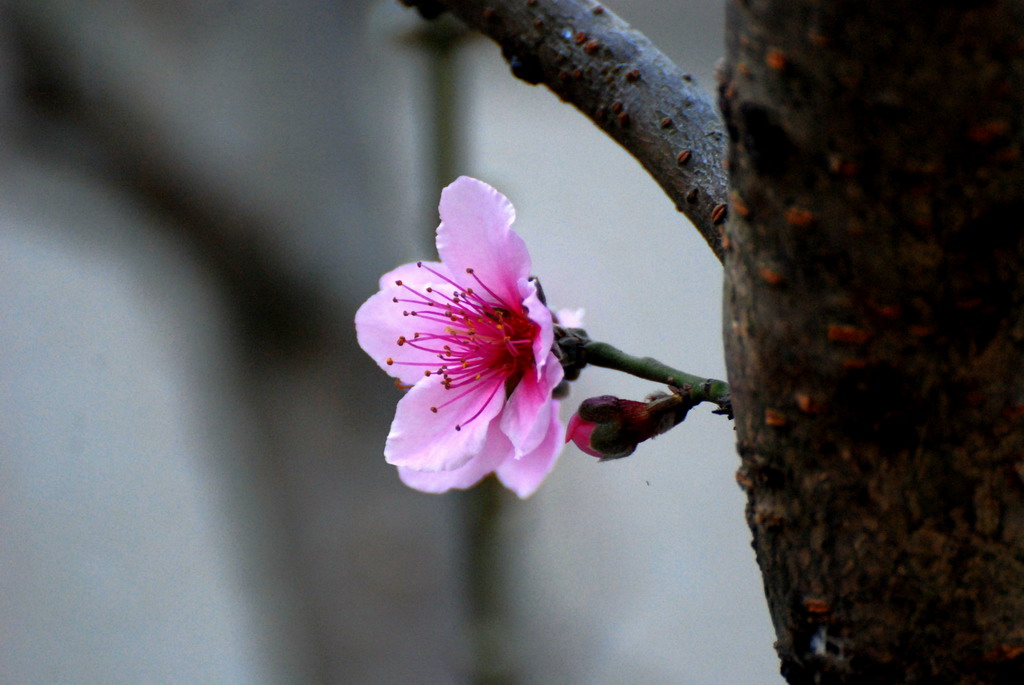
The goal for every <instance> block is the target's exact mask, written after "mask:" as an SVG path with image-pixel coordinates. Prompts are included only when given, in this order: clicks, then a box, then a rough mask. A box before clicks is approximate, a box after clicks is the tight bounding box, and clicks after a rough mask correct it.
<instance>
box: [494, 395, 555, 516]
mask: <svg viewBox="0 0 1024 685" xmlns="http://www.w3.org/2000/svg"><path fill="white" fill-rule="evenodd" d="M558 404H559V403H558V402H552V403H551V409H550V415H549V416H547V417H545V418H547V433H546V434H545V435H544V438H543V440H541V442H540V444H538V445H537V447H536V448H534V450H533V451H532V452H530V453H528V454H524V455H523V456H522V458H519V459H506V460H505V461H503V462H502V463H501V464H500V465H499V466H498V469H497V471H496V473H497V475H498V479H499V480H500V481H501V482H502V484H504V486H505V487H506V488H508V489H509V490H511V491H512V492H514V493H516V494H517V495H519V497H521V498H524V499H525V498H526V497H529V496H530V495H532V494H533V493H534V492H536V491H537V488H539V487H540V484H541V483H542V482H543V481H544V479H545V478H546V477H547V475H548V474H549V473H551V469H553V468H554V467H555V462H556V461H557V460H558V453H559V452H561V450H562V423H561V421H559V420H558Z"/></svg>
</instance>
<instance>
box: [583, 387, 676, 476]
mask: <svg viewBox="0 0 1024 685" xmlns="http://www.w3.org/2000/svg"><path fill="white" fill-rule="evenodd" d="M691 406H692V403H690V402H688V401H687V400H686V398H684V397H683V396H682V395H679V394H675V393H673V394H671V395H667V394H658V395H653V396H651V397H649V398H648V401H647V402H637V401H635V400H624V399H620V398H618V397H615V396H613V395H601V396H600V397H591V398H589V399H586V400H584V401H583V402H582V403H581V404H580V408H579V410H578V411H577V413H576V414H574V415H573V417H572V418H571V419H569V425H568V427H567V429H566V433H565V441H566V442H569V441H570V440H571V441H572V442H573V443H575V444H576V446H577V447H579V448H580V449H581V450H583V451H584V452H586V453H587V454H589V455H591V456H595V457H598V458H599V459H601V460H605V459H621V458H622V457H628V456H629V455H631V454H632V453H633V452H634V451H635V450H636V446H637V445H638V444H640V443H641V442H643V441H644V440H648V439H650V438H653V437H654V436H655V435H660V434H661V433H664V432H665V431H667V430H669V429H670V428H672V427H673V426H675V425H677V424H678V423H680V422H681V421H682V420H683V419H684V418H685V417H686V413H687V412H688V411H689V410H690V407H691Z"/></svg>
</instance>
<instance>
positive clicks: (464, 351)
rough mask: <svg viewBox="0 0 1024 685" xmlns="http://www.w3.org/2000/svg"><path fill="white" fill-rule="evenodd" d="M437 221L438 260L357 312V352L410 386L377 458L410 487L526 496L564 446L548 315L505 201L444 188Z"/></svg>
mask: <svg viewBox="0 0 1024 685" xmlns="http://www.w3.org/2000/svg"><path fill="white" fill-rule="evenodd" d="M440 214H441V225H440V226H439V227H438V229H437V250H438V253H439V254H440V256H441V262H440V263H438V262H417V263H415V264H406V265H404V266H400V267H398V268H397V269H395V270H393V271H391V272H389V273H387V274H385V275H384V276H382V277H381V279H380V292H378V293H377V294H375V295H373V296H372V297H371V298H370V299H369V300H367V301H366V302H365V303H364V304H363V306H362V307H360V308H359V311H358V312H357V313H356V332H357V336H358V339H359V344H360V346H362V348H363V350H365V351H366V353H367V354H369V355H370V356H371V357H373V359H374V360H375V361H376V362H377V363H378V364H379V365H380V367H381V368H382V369H384V370H385V371H386V372H387V373H389V374H390V375H392V376H394V377H396V378H397V379H398V380H399V381H400V382H401V383H402V384H404V385H407V386H411V387H410V388H409V391H408V392H407V393H406V394H405V396H404V397H402V399H401V400H400V401H399V402H398V408H397V410H396V412H395V419H394V421H393V422H392V424H391V432H390V433H389V434H388V438H387V443H386V445H385V447H384V456H385V458H386V459H387V461H388V463H390V464H394V465H395V466H397V467H398V472H399V476H400V477H401V479H402V480H403V481H404V482H405V483H406V484H407V485H409V486H411V487H413V488H416V489H417V490H423V491H426V492H444V491H446V490H449V489H451V488H467V487H470V486H472V485H475V484H476V483H477V482H479V481H480V480H481V479H482V478H483V477H484V476H486V475H488V474H489V473H492V472H493V473H495V474H496V475H497V477H498V478H499V479H500V480H501V482H502V483H503V484H504V485H505V486H506V487H508V488H509V489H511V490H513V491H514V492H515V493H516V494H517V495H519V496H520V497H527V496H529V495H530V494H532V493H533V492H534V491H535V490H536V489H537V488H538V487H539V486H540V483H541V481H543V480H544V477H545V476H546V475H547V474H548V473H549V472H550V471H551V468H552V467H553V466H554V463H555V459H556V458H557V456H558V453H559V451H560V449H561V444H562V441H561V434H562V426H561V422H560V421H559V418H558V402H557V401H555V400H553V399H552V391H553V390H554V388H555V386H557V385H558V383H559V382H560V381H561V380H562V367H561V365H560V364H559V362H558V360H557V359H556V358H555V355H554V354H553V353H552V351H551V348H552V344H553V342H554V332H553V325H554V321H553V317H552V314H551V312H550V310H548V308H547V306H546V305H545V304H544V303H543V302H541V300H540V299H539V297H538V293H537V287H536V285H535V284H534V282H533V281H531V280H530V278H529V275H530V255H529V253H528V252H527V250H526V244H525V243H524V242H523V240H522V238H520V237H519V236H518V235H516V233H515V232H513V231H512V229H511V226H512V222H513V221H514V219H515V210H514V209H513V207H512V204H511V203H510V202H509V201H508V199H506V198H505V196H503V195H502V194H501V193H499V192H498V191H496V190H495V189H494V188H491V187H490V186H489V185H487V184H486V183H483V182H481V181H478V180H476V179H472V178H468V177H465V176H463V177H461V178H459V179H457V180H456V181H455V182H454V183H452V184H451V185H450V186H448V187H447V188H445V189H444V191H442V193H441V204H440Z"/></svg>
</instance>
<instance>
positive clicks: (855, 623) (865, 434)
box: [721, 0, 1024, 683]
mask: <svg viewBox="0 0 1024 685" xmlns="http://www.w3.org/2000/svg"><path fill="white" fill-rule="evenodd" d="M1022 19H1024V2H1020V1H1014V2H996V1H991V2H985V1H980V0H979V1H974V2H971V1H961V2H955V1H951V0H950V1H945V2H933V3H925V2H920V1H912V0H856V1H854V0H834V1H833V2H821V1H820V0H747V1H742V0H740V1H738V2H734V3H732V4H731V6H730V8H729V19H728V30H727V33H728V66H727V67H726V68H725V69H724V70H723V75H722V77H723V81H722V84H721V103H722V109H723V113H724V115H725V119H726V123H727V126H728V128H729V133H730V138H731V147H730V151H729V171H730V176H731V188H732V191H731V192H732V195H731V198H730V216H729V219H728V222H727V226H726V236H725V247H726V260H725V263H726V289H725V307H726V317H725V338H726V348H727V357H728V368H729V380H730V381H731V384H732V388H733V406H734V408H735V411H736V419H737V422H736V427H737V432H738V440H739V451H740V455H741V458H742V467H741V470H740V473H739V474H738V479H739V480H740V483H741V485H743V486H744V487H745V488H746V490H747V492H748V493H749V501H748V507H747V517H748V520H749V523H750V527H751V530H752V531H753V533H754V547H755V549H756V552H757V558H758V563H759V564H760V565H761V569H762V571H763V573H764V579H765V589H766V594H767V597H768V602H769V604H770V608H771V615H772V620H773V622H774V625H775V630H776V632H777V635H778V643H777V648H778V651H779V655H780V657H781V658H782V662H783V673H784V675H785V676H786V677H787V678H788V680H789V682H791V683H805V682H808V683H810V682H814V683H833V682H835V683H840V682H843V683H845V682H857V683H864V682H900V683H902V682H941V683H947V682H964V683H975V682H977V683H994V682H1007V683H1010V682H1012V683H1021V682H1024V373H1022V372H1024V231H1022V228H1021V227H1022V226H1024V159H1022V156H1021V146H1022V136H1024V122H1022V115H1024V21H1022Z"/></svg>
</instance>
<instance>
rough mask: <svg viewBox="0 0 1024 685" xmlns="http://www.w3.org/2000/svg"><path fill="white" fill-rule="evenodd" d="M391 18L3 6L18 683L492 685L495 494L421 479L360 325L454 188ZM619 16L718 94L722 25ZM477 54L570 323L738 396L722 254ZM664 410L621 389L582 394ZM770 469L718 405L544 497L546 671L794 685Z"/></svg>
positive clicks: (4, 562)
mask: <svg viewBox="0 0 1024 685" xmlns="http://www.w3.org/2000/svg"><path fill="white" fill-rule="evenodd" d="M370 4H371V3H369V2H333V3H332V2H327V1H326V0H324V1H320V0H302V1H301V2H297V3H288V4H284V3H273V2H270V1H269V0H265V1H263V0H257V1H256V2H251V3H235V2H231V1H230V0H222V1H219V2H209V3H198V2H188V3H171V2H169V1H168V0H149V1H146V0H115V1H113V2H107V3H71V2H62V1H61V0H23V1H20V2H19V1H16V0H11V1H9V2H7V3H6V4H5V5H3V6H2V9H0V23H2V24H3V30H2V32H0V35H2V36H4V37H5V40H4V41H3V42H2V44H0V76H2V78H0V87H2V88H4V89H5V90H4V92H3V93H0V97H3V102H2V103H0V104H2V107H0V126H2V131H0V133H2V134H3V135H4V137H5V140H6V141H7V142H6V143H5V144H4V145H3V146H2V147H0V165H2V169H3V172H4V173H3V174H0V288H2V290H0V292H3V293H5V295H4V297H3V299H0V521H2V524H0V525H2V526H3V531H4V534H3V535H2V536H0V682H5V683H6V682H11V683H54V682H76V683H136V682H217V683H286V682H295V683H305V682H323V683H367V684H369V683H399V682H401V683H414V682H421V683H441V682H452V683H458V682H463V681H464V678H465V669H466V664H467V662H468V659H467V658H466V656H465V649H466V646H467V640H466V630H467V628H466V625H467V624H466V622H465V610H464V602H463V601H462V600H461V599H460V595H459V593H460V587H461V585H460V583H461V582H462V578H463V575H464V574H463V569H462V568H460V566H459V565H460V564H461V563H462V557H461V549H462V547H461V543H460V540H459V535H460V532H459V527H458V508H457V506H456V505H455V502H457V501H458V499H457V496H441V497H438V496H429V495H423V494H420V493H415V492H412V491H410V490H407V489H405V488H404V486H402V485H401V484H400V483H399V482H398V480H397V478H396V477H395V476H394V474H393V472H392V469H391V467H388V466H387V465H386V464H384V462H383V458H382V456H381V453H380V452H381V449H382V445H383V440H384V436H385V434H386V430H387V424H388V422H389V420H390V411H391V407H390V405H391V402H392V401H393V400H394V399H395V398H394V396H393V395H392V392H393V391H392V390H391V386H390V383H389V382H388V380H387V379H386V378H382V377H381V376H382V374H379V373H378V372H377V371H376V369H375V367H374V366H373V364H372V363H371V362H370V361H369V360H367V359H365V358H363V357H362V356H361V354H360V353H359V352H358V350H357V349H356V348H355V345H354V340H353V338H354V336H353V335H352V332H353V331H352V328H351V323H350V322H351V316H352V313H353V312H354V309H355V307H357V306H358V304H359V303H360V302H361V301H362V299H364V298H365V297H366V296H368V295H369V294H370V293H371V292H372V291H373V290H374V288H375V283H376V279H377V275H378V274H379V273H381V272H382V271H383V270H385V269H387V268H390V267H392V266H394V265H395V264H396V263H398V262H400V261H404V260H409V259H413V258H415V257H416V256H417V255H416V245H417V244H419V243H420V242H421V237H422V234H423V232H424V231H425V230H429V228H430V226H428V227H424V226H419V225H416V224H417V218H418V217H420V216H422V215H423V212H422V207H421V205H420V204H419V203H421V202H422V201H423V199H424V198H430V200H429V201H430V202H436V196H437V194H438V192H439V189H437V188H421V187H419V186H418V183H419V182H420V180H421V179H422V178H423V177H424V176H425V173H424V171H423V169H424V163H423V160H422V150H423V147H424V146H423V142H424V141H423V140H422V136H423V130H424V129H423V126H422V122H423V119H422V118H423V116H424V114H423V107H424V100H425V99H424V97H423V93H422V92H421V90H420V89H421V87H422V76H423V73H424V71H423V70H424V66H423V61H422V59H421V58H420V57H421V56H420V55H418V53H417V48H415V47H414V46H413V45H411V44H410V43H409V42H408V41H404V40H399V39H398V38H397V37H395V36H394V35H393V34H394V33H395V32H396V31H397V29H395V28H393V27H395V26H405V25H408V18H409V17H408V16H406V15H407V14H408V10H401V9H397V8H396V7H394V6H391V5H390V3H381V6H379V7H377V8H376V9H375V10H374V13H373V14H372V17H373V19H372V20H371V19H370V16H371V15H370V12H369V10H370ZM613 9H615V10H617V11H618V12H619V13H620V14H622V15H623V16H624V17H625V18H627V19H628V20H631V21H632V22H633V23H634V24H635V25H636V26H637V27H638V28H640V29H641V30H643V31H645V32H647V33H648V35H650V36H651V37H652V39H653V40H654V41H655V42H656V43H658V44H659V45H660V46H661V47H662V48H663V49H664V50H665V51H666V52H667V53H668V54H669V55H670V56H671V57H673V58H674V59H677V60H679V61H680V62H681V63H683V64H685V65H686V66H687V68H688V69H690V70H692V71H693V72H694V73H695V74H696V75H697V76H698V79H699V80H700V81H701V82H703V83H704V84H705V86H707V87H710V86H711V82H710V76H709V73H710V71H711V68H712V65H713V63H714V61H715V60H716V59H717V57H718V55H719V53H720V51H721V49H720V45H721V37H720V31H721V29H720V26H721V23H722V22H721V16H720V9H721V8H720V7H719V3H718V2H711V1H710V0H708V1H700V0H691V1H690V2H680V3H673V4H672V6H671V7H666V6H665V4H664V3H658V2H653V1H650V0H643V1H640V0H634V2H630V3H622V4H621V6H619V7H615V6H613ZM396 15H397V16H399V18H397V19H394V18H393V17H394V16H396ZM414 23H415V22H414ZM459 64H460V68H461V69H462V71H461V72H460V73H461V76H462V84H463V86H462V87H463V92H464V94H465V98H466V105H467V108H468V109H467V117H466V136H467V141H468V145H467V150H468V155H467V156H468V159H467V160H466V164H465V166H466V168H465V169H463V172H464V173H469V174H472V175H477V176H479V177H481V178H483V179H484V180H487V181H488V182H491V183H492V184H494V185H496V186H497V187H498V188H500V189H501V190H502V191H503V192H505V193H506V194H507V195H508V196H509V197H510V198H511V199H512V200H513V202H514V203H515V204H516V207H517V210H518V216H519V219H518V222H517V229H518V230H519V231H520V232H521V233H522V234H523V235H524V237H525V238H526V240H527V242H528V244H529V245H530V248H531V251H532V253H533V257H534V270H535V271H536V273H537V274H538V275H539V276H540V277H541V279H542V281H543V283H544V287H545V290H546V292H547V295H548V299H549V301H550V302H551V303H552V304H553V305H555V306H572V307H577V306H579V307H585V308H586V310H587V329H588V330H589V331H590V333H591V335H592V336H593V337H595V338H598V339H604V340H607V341H608V342H611V343H614V344H616V345H618V346H620V347H622V348H623V349H626V350H628V351H631V352H634V353H636V354H645V355H647V354H649V355H652V356H656V357H659V358H662V359H663V360H665V361H666V362H668V363H671V364H675V365H678V366H679V367H681V368H683V369H685V370H687V371H691V372H693V373H698V374H707V375H711V376H718V377H723V376H724V367H723V362H722V343H721V339H720V330H721V325H720V323H721V322H720V313H719V310H720V290H721V270H720V267H719V266H718V264H717V262H716V261H715V259H714V258H713V256H712V254H711V252H710V250H708V248H707V247H706V246H705V245H704V244H703V242H702V240H701V239H700V237H699V236H698V235H697V233H696V232H695V231H694V230H693V229H692V228H691V227H689V226H688V225H687V223H686V221H685V220H684V219H683V218H682V216H681V215H679V214H678V213H676V212H675V210H674V208H673V207H672V204H671V203H670V202H669V201H668V200H667V198H665V197H664V195H663V194H662V193H661V191H660V190H659V189H658V188H657V187H656V186H655V185H654V183H653V182H652V181H650V180H649V178H648V177H647V176H646V174H645V172H643V170H642V169H641V168H640V167H639V165H638V164H637V163H636V162H635V161H633V160H632V159H631V158H630V157H629V156H628V155H626V154H625V153H624V152H623V151H622V150H620V149H619V148H618V147H617V146H615V144H614V143H613V142H611V141H610V140H609V139H607V138H606V137H605V136H604V135H603V134H602V133H601V132H600V131H598V130H597V129H596V128H595V127H594V126H593V125H591V124H590V123H588V122H587V121H586V120H585V119H583V117H582V116H581V115H579V114H578V113H577V112H575V110H573V109H571V108H570V107H568V106H566V105H563V104H561V103H559V102H558V101H557V99H556V98H555V97H554V96H552V95H551V94H550V93H548V92H547V91H545V90H543V89H540V88H533V87H529V86H527V85H526V84H524V83H522V82H519V81H517V80H515V79H513V78H512V77H511V76H510V75H509V73H508V71H507V67H506V66H505V65H504V63H503V61H502V60H501V58H500V56H499V54H498V50H497V48H495V47H494V46H493V45H491V44H489V43H486V42H483V41H475V42H471V43H469V44H467V45H466V47H465V48H464V50H463V53H462V56H461V59H460V62H459ZM40 65H41V66H40ZM41 68H44V69H43V71H42V73H41V74H40V72H39V70H40V69H41ZM58 77H59V78H58ZM54 79H56V81H54ZM54 83H56V85H54ZM26 84H29V86H31V88H30V90H32V93H33V94H34V95H33V99H30V101H29V102H28V103H26V102H25V95H24V90H25V88H26ZM66 88H70V89H71V92H70V93H69V92H67V91H66V90H65V89H66ZM48 89H51V90H52V92H53V93H55V94H56V95H59V97H56V96H55V98H54V100H55V101H54V102H53V103H51V104H49V105H47V104H46V102H45V100H46V98H45V95H46V94H47V93H50V92H51V90H48ZM40 93H42V95H40ZM41 102H42V103H43V104H42V105H41V104H40V103H41ZM44 105H45V106H44ZM211 231H213V232H216V234H217V239H216V240H211V239H209V238H208V234H209V233H210V232H211ZM225 251H226V252H228V253H230V254H229V256H230V257H231V258H230V259H229V258H225ZM267 274H270V275H273V276H275V277H277V276H283V281H281V282H280V283H278V282H277V281H274V280H271V281H269V286H270V287H267V285H268V284H267V283H264V282H263V281H261V278H263V277H264V276H266V275H267ZM282 312H284V314H282ZM282 316H283V317H284V318H283V319H280V317H282ZM289 316H291V317H293V318H289ZM282 321H283V323H282ZM264 328H266V329H267V330H271V331H272V332H271V333H267V332H266V330H264ZM654 389H655V388H653V387H651V385H650V384H648V383H645V382H642V381H638V380H634V379H629V378H626V377H624V376H621V375H619V374H613V373H611V372H609V371H605V370H600V369H591V370H588V371H587V372H586V373H585V376H584V378H583V379H582V380H581V381H580V382H578V383H577V384H576V385H575V387H574V389H573V399H574V400H576V401H578V400H581V399H583V398H585V397H588V396H592V395H599V394H619V395H622V396H628V397H633V398H641V397H642V396H644V395H645V394H647V393H648V392H650V391H652V390H654ZM737 465H738V460H737V458H736V456H735V454H734V452H733V435H732V429H731V426H730V425H729V424H728V423H727V422H726V421H725V420H724V419H722V418H721V417H717V416H711V415H710V413H709V412H708V411H707V410H705V409H698V410H695V411H694V412H692V413H691V416H690V418H688V419H687V421H686V422H685V424H684V425H682V426H681V427H679V428H677V429H676V430H674V431H673V432H672V433H670V434H668V435H665V436H663V437H660V438H658V439H657V440H656V441H654V442H653V443H650V444H648V445H645V446H643V447H642V448H641V449H640V450H639V451H638V453H637V454H636V455H635V456H634V457H632V458H630V459H627V460H622V461H618V462H614V463H609V464H600V465H599V464H596V463H594V460H593V459H592V458H590V457H588V456H586V455H584V454H582V453H580V452H578V451H576V450H575V449H574V448H571V447H570V448H567V449H566V450H565V453H564V454H563V457H562V460H561V462H560V464H559V466H558V468H557V470H556V472H555V473H554V474H553V475H552V476H551V478H550V479H549V480H548V482H547V483H546V484H545V485H544V486H543V487H542V489H541V491H540V492H539V493H538V494H537V495H536V496H535V497H533V498H532V499H530V500H527V501H525V502H518V501H517V502H513V503H512V505H511V506H510V507H509V510H508V516H507V519H506V534H507V539H506V541H505V544H504V550H505V556H506V563H507V569H508V574H507V575H508V582H509V587H508V595H507V609H508V612H509V617H510V618H509V622H508V627H509V630H510V639H509V642H510V646H509V651H510V652H511V653H513V654H514V655H515V657H516V660H517V669H518V671H519V672H520V674H521V675H523V677H524V682H527V683H581V684H582V683H587V684H591V683H596V684H608V685H612V684H616V683H624V682H639V683H709V684H714V683H776V682H779V681H780V679H779V677H778V675H777V662H776V660H775V657H774V654H773V650H772V647H771V644H772V641H773V636H772V634H771V629H770V624H769V621H768V615H767V608H766V606H765V602H764V597H763V593H762V590H761V586H760V579H759V575H758V572H757V568H756V566H755V563H754V559H753V553H752V551H751V549H750V546H749V540H750V534H749V531H748V530H747V528H746V526H745V523H744V521H743V507H744V498H743V496H742V493H741V492H740V490H739V488H738V487H737V486H736V484H735V481H734V477H733V474H734V471H735V468H736V467H737Z"/></svg>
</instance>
